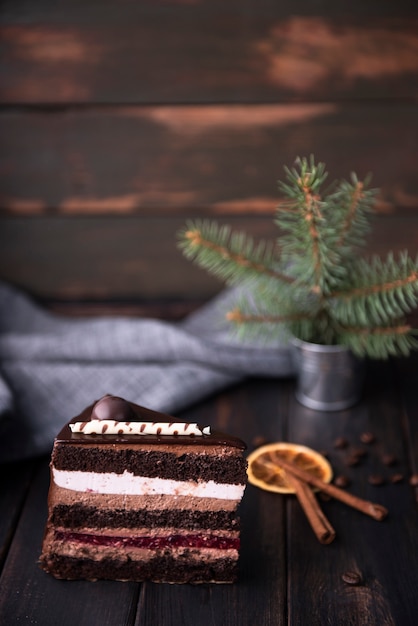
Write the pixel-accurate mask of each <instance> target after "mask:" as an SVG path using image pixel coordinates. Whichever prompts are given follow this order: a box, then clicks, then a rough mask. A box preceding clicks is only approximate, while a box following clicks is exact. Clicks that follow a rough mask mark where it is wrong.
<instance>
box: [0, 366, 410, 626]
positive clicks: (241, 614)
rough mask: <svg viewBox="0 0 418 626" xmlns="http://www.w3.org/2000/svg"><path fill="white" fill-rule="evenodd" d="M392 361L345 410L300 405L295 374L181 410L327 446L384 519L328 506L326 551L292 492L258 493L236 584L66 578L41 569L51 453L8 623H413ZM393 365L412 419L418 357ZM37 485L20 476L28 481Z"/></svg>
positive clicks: (2, 609) (399, 406) (405, 463)
mask: <svg viewBox="0 0 418 626" xmlns="http://www.w3.org/2000/svg"><path fill="white" fill-rule="evenodd" d="M393 365H394V364H393V363H390V362H389V363H370V364H368V372H367V380H366V386H365V392H364V397H363V399H362V400H361V402H360V403H359V404H358V405H356V406H355V407H353V408H351V409H349V410H345V411H340V412H336V413H325V414H323V413H320V412H315V411H312V410H310V409H306V408H305V407H302V406H301V405H299V404H298V403H297V402H296V400H295V398H294V387H295V383H294V381H293V380H275V379H271V380H268V379H249V380H246V381H244V382H242V383H240V384H236V385H234V386H233V387H231V388H229V389H227V390H225V391H224V392H221V393H218V394H216V395H214V396H212V397H210V398H207V399H206V400H204V401H201V402H200V403H198V404H195V405H194V406H191V407H190V408H189V409H187V410H184V411H183V412H182V413H181V414H180V415H179V416H181V417H182V418H184V419H186V420H189V421H196V420H197V421H198V422H200V423H208V424H211V425H212V426H214V427H216V428H220V429H225V430H228V431H229V432H231V434H235V435H237V436H239V437H243V438H244V439H245V440H246V441H247V444H248V450H249V451H250V450H252V449H253V447H254V445H256V443H257V444H258V443H260V442H261V441H268V442H271V441H275V440H291V441H295V442H297V443H304V444H307V445H310V446H313V447H315V448H317V449H318V450H327V451H328V453H329V459H330V462H331V463H332V466H333V469H334V472H335V474H339V473H341V472H343V471H344V472H345V473H347V474H348V476H349V478H350V479H351V485H350V486H349V487H347V489H349V490H350V491H352V492H353V493H356V494H358V495H360V496H361V497H367V498H368V499H372V500H374V501H377V502H381V503H382V504H384V505H385V506H387V508H388V509H389V516H388V518H387V519H386V520H385V521H384V522H376V521H375V520H372V519H370V518H369V517H367V516H364V515H362V514H361V513H359V512H358V511H355V510H353V509H350V508H349V507H346V506H345V505H344V504H342V503H341V502H337V501H329V502H322V501H321V506H322V508H323V510H324V512H325V513H326V515H327V517H328V518H329V519H330V521H331V522H332V523H333V525H334V527H335V529H336V531H337V539H336V540H335V541H334V543H332V544H331V545H329V546H323V545H321V544H320V543H319V542H318V541H317V539H316V538H315V536H314V535H313V533H312V530H311V528H310V527H309V525H308V523H307V521H306V519H305V517H304V515H303V513H302V511H301V509H300V507H299V505H298V503H297V501H296V499H295V498H294V497H293V496H281V495H276V494H272V493H267V492H264V491H261V490H259V489H257V488H256V487H253V486H252V485H248V487H247V490H246V493H245V497H244V500H243V503H242V505H241V509H240V514H241V523H242V551H241V569H240V577H239V581H238V582H237V583H236V584H235V585H232V586H229V585H227V586H223V585H220V586H217V585H215V586H206V585H205V586H202V587H197V588H194V587H189V586H188V585H185V586H181V585H155V584H143V585H136V584H129V583H128V584H124V583H112V582H100V583H88V582H83V581H78V582H65V581H56V580H55V579H53V578H52V577H50V576H48V575H47V574H45V573H44V572H42V571H41V570H40V569H39V567H38V565H37V559H38V555H39V550H40V543H41V538H42V532H43V526H44V523H45V519H46V495H47V489H48V481H49V475H48V459H43V460H41V463H40V466H39V471H37V472H34V473H33V476H32V481H31V484H30V489H29V491H28V495H27V498H26V499H25V502H24V506H23V508H22V513H21V515H20V519H19V522H18V523H17V526H16V531H15V533H14V536H13V541H12V544H11V546H10V549H8V556H7V560H6V563H5V566H4V568H3V572H2V576H1V579H0V616H1V618H0V623H2V624H3V623H4V624H5V625H6V624H7V626H10V625H11V624H14V623H20V622H22V621H23V620H25V619H30V620H31V621H32V622H34V623H41V624H43V625H45V626H55V624H57V623H59V624H62V626H70V625H72V624H74V623H77V624H79V626H87V625H89V626H90V625H91V624H92V623H100V624H102V625H103V626H113V625H114V624H122V623H123V624H126V625H134V624H135V626H153V625H155V624H160V623H161V624H164V625H165V626H178V625H179V624H182V625H183V624H184V625H185V626H189V625H190V626H191V625H192V624H196V623H201V624H205V625H206V624H208V625H211V626H217V625H218V624H225V625H227V626H238V624H239V625H240V626H252V625H253V624H255V623H256V624H260V625H262V626H270V625H271V624H275V625H276V624H277V625H279V626H280V625H283V626H284V625H285V624H317V623H318V624H325V623H329V624H341V625H342V626H345V625H347V626H348V625H352V624H360V623H366V620H367V623H369V624H373V625H376V626H377V625H379V626H382V625H385V626H386V625H394V624H402V626H412V625H413V624H414V619H415V617H416V612H417V610H418V599H417V596H416V593H415V591H416V587H417V583H418V575H417V572H418V567H417V561H416V559H417V554H418V538H417V533H416V502H415V500H414V490H413V488H412V487H411V486H410V485H409V484H408V480H407V479H406V478H407V474H408V472H410V471H411V458H410V456H411V455H412V457H413V459H414V462H416V457H417V454H418V450H417V447H416V441H415V440H414V439H413V438H412V439H411V438H410V437H409V434H408V432H409V431H404V423H403V421H404V420H403V417H402V413H403V411H404V408H403V407H404V405H403V401H402V397H401V394H400V386H399V382H398V377H397V376H395V375H394V373H395V367H394V366H393ZM395 365H396V368H398V366H399V365H401V366H402V368H403V371H404V376H403V379H402V384H401V387H402V388H403V390H404V397H407V398H408V404H407V406H408V411H409V415H410V417H411V419H412V417H413V416H414V415H416V394H414V389H415V386H416V376H417V373H418V372H417V365H418V361H417V360H416V359H415V358H412V359H407V360H405V361H402V362H401V363H396V364H395ZM366 430H367V431H372V432H373V433H374V434H375V437H376V439H375V442H374V443H372V444H369V445H366V444H363V443H361V441H360V436H361V434H362V433H363V432H365V431H366ZM337 437H345V438H346V439H347V441H348V443H349V447H348V448H345V449H339V448H338V449H337V448H336V447H335V445H334V444H335V440H336V438H337ZM359 445H362V446H366V448H367V455H366V456H365V457H363V459H362V461H361V463H360V465H358V466H350V467H347V465H346V459H347V457H348V456H349V454H350V451H351V450H352V448H354V447H356V448H357V447H358V446H359ZM388 452H391V453H393V454H394V455H395V456H396V457H397V464H396V466H394V467H388V466H386V465H384V464H382V455H383V454H384V453H388ZM2 470H3V471H4V467H3V468H2ZM377 471H379V472H381V473H383V475H384V476H385V478H386V479H388V482H387V483H386V484H385V485H383V486H381V487H375V486H372V485H370V484H369V483H368V480H367V477H368V476H369V474H370V473H371V472H374V473H375V472H377ZM393 471H402V472H405V477H406V478H405V480H404V481H403V482H402V483H399V484H390V482H389V478H390V475H391V473H392V472H393ZM16 476H18V475H17V474H16ZM26 480H27V479H26V477H24V476H23V475H22V484H23V485H25V484H26ZM16 482H17V483H18V482H19V478H18V477H17V478H16ZM8 507H9V505H8ZM11 509H13V505H11ZM16 522H17V520H16ZM6 551H7V550H6ZM352 572H354V573H357V574H359V576H360V581H359V584H357V585H350V584H349V582H347V581H349V576H347V575H348V574H350V573H352ZM1 620H3V621H1Z"/></svg>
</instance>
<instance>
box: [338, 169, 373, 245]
mask: <svg viewBox="0 0 418 626" xmlns="http://www.w3.org/2000/svg"><path fill="white" fill-rule="evenodd" d="M369 182H370V176H369V177H366V178H365V180H364V181H359V180H358V178H357V176H356V174H354V173H352V174H351V183H349V182H347V181H342V182H341V183H340V184H339V186H338V189H337V190H336V192H334V193H333V194H332V195H331V196H330V198H329V199H330V201H332V203H333V204H334V205H335V207H336V208H337V209H338V210H339V211H341V213H342V215H341V219H340V220H339V221H340V222H341V224H338V223H337V224H336V228H337V230H339V239H338V240H337V242H336V245H337V246H338V247H339V248H342V247H344V248H346V249H347V254H348V255H350V256H351V255H352V252H353V247H354V246H356V247H358V246H362V245H363V244H364V236H365V234H366V233H367V232H368V231H369V229H370V216H371V214H372V211H373V202H374V199H375V195H376V190H374V189H367V188H366V187H367V186H368V184H369ZM336 217H337V215H336Z"/></svg>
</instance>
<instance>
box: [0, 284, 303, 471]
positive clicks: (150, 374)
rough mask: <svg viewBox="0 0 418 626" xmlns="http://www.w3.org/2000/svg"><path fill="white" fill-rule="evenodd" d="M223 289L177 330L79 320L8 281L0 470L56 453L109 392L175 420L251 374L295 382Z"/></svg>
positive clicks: (2, 317) (2, 311)
mask: <svg viewBox="0 0 418 626" xmlns="http://www.w3.org/2000/svg"><path fill="white" fill-rule="evenodd" d="M236 297H237V293H236V290H225V291H224V292H222V293H221V294H220V295H219V296H217V297H216V298H214V300H212V301H211V302H210V303H209V304H207V305H206V306H204V307H203V308H202V309H200V310H198V311H197V312H195V313H193V314H191V315H190V316H189V317H187V318H186V319H185V320H183V321H181V322H179V323H169V322H164V321H160V320H155V319H148V318H130V317H116V318H115V317H97V318H93V319H91V318H84V319H73V318H68V317H63V316H59V315H56V314H53V313H51V312H48V311H46V310H44V309H42V308H41V307H39V306H38V305H37V304H36V303H35V302H33V301H32V300H31V299H30V298H29V297H28V296H27V295H26V294H24V293H22V292H21V291H19V290H18V289H15V288H14V287H12V286H10V285H8V284H4V283H0V462H2V461H12V460H17V459H23V458H27V457H31V456H36V455H40V454H44V453H48V452H50V450H51V447H52V443H53V440H54V437H55V436H56V434H57V433H58V431H59V430H60V429H61V427H62V426H63V425H64V424H65V423H66V422H67V421H68V420H69V419H70V418H71V417H73V416H74V415H77V414H78V413H80V412H81V411H82V409H84V408H85V407H86V406H88V405H89V404H91V403H92V402H94V401H95V400H97V399H98V398H100V397H101V396H103V395H105V394H106V393H110V394H113V395H116V396H121V397H123V398H126V399H127V400H130V401H132V402H136V403H137V404H140V405H143V406H146V407H148V408H150V409H154V410H159V411H163V412H167V413H170V414H173V415H175V414H176V411H180V410H181V409H183V408H185V407H187V406H189V405H191V404H193V403H194V402H196V401H198V400H200V399H202V398H204V397H205V396H208V395H209V394H211V393H213V392H215V391H217V390H220V389H222V388H225V387H227V386H228V385H231V384H233V383H235V382H238V381H239V380H242V379H243V378H245V377H248V376H290V375H292V374H293V373H294V369H293V364H292V359H291V354H290V350H289V348H287V347H286V346H285V345H283V343H282V342H280V341H275V342H270V343H268V344H267V345H266V344H265V343H263V344H262V343H256V342H250V343H242V342H240V341H238V340H237V339H236V338H234V337H233V335H232V333H231V330H230V326H229V325H228V324H227V323H226V322H225V321H224V319H225V311H226V310H228V309H229V308H231V306H232V303H233V301H234V300H235V299H236Z"/></svg>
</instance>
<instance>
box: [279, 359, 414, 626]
mask: <svg viewBox="0 0 418 626" xmlns="http://www.w3.org/2000/svg"><path fill="white" fill-rule="evenodd" d="M366 398H367V400H366V399H364V400H363V401H362V402H360V403H359V404H358V405H357V406H356V407H354V408H353V409H351V410H349V411H342V412H336V413H329V414H327V413H323V414H321V413H318V412H315V411H312V410H310V409H306V408H304V407H301V406H300V405H298V404H297V403H296V402H295V403H294V406H293V407H292V408H291V410H290V413H289V419H290V429H291V430H290V436H291V439H292V440H297V441H298V442H300V443H304V444H307V445H310V446H311V447H313V448H315V449H321V447H322V449H325V450H327V451H328V452H329V459H330V462H331V464H332V466H333V469H334V472H335V473H336V475H342V474H343V475H345V476H347V477H348V478H349V479H350V485H349V487H347V489H349V490H350V491H351V492H353V493H355V494H356V495H359V496H360V497H362V498H365V499H367V500H371V501H373V502H377V503H380V504H382V505H384V506H386V507H387V508H388V509H389V515H388V518H387V519H386V520H385V521H384V522H376V521H374V520H371V519H370V518H368V517H366V516H364V515H362V514H361V513H359V512H357V511H354V510H352V509H350V508H347V507H345V506H344V505H343V504H341V503H339V502H337V501H331V502H325V503H324V504H323V508H324V511H325V512H326V514H327V516H328V518H329V519H330V521H331V523H332V524H333V526H334V527H335V529H336V531H337V539H336V541H335V542H334V543H333V544H331V545H330V546H329V547H327V548H326V549H325V550H324V549H323V548H321V547H320V546H316V545H312V546H310V549H309V552H307V550H306V545H305V544H303V543H301V542H300V539H299V538H300V536H301V535H304V534H307V533H308V527H307V523H306V520H304V519H303V518H302V516H301V514H300V511H299V510H298V507H297V506H296V503H294V505H293V506H290V510H289V523H290V524H291V527H292V528H293V530H294V532H293V533H291V534H290V535H289V564H290V571H289V577H290V580H291V584H292V588H293V593H292V595H291V599H290V601H291V605H290V609H289V611H290V613H289V616H290V619H291V623H294V624H304V623H331V624H334V623H338V624H341V625H342V626H345V625H347V626H348V625H349V624H355V623H371V624H412V623H413V620H414V611H416V608H417V605H416V604H415V601H412V603H409V602H408V601H406V598H409V597H412V596H413V595H414V592H413V588H414V586H415V585H416V583H417V582H418V577H417V570H416V569H415V570H414V568H415V565H414V564H413V559H412V560H411V553H412V552H414V551H416V547H414V546H415V544H416V541H417V534H416V512H415V510H414V503H413V500H414V499H413V490H412V489H411V487H410V486H409V485H408V481H407V477H408V472H409V463H408V459H407V450H406V449H405V444H404V439H403V433H402V426H401V421H402V420H401V408H400V406H399V403H398V402H397V400H398V398H397V391H396V389H395V385H394V372H393V369H392V368H391V367H389V366H388V365H382V364H376V363H369V365H368V379H367V387H366ZM366 431H367V432H372V433H373V434H374V436H375V438H376V440H375V442H374V443H373V444H370V445H365V444H362V443H361V434H362V433H363V432H366ZM341 437H342V438H344V439H345V440H346V441H347V442H348V444H349V445H348V447H347V448H345V449H342V450H338V449H336V448H335V445H334V444H335V441H336V440H337V439H338V438H341ZM359 446H360V447H362V448H363V449H364V450H365V451H366V455H365V456H364V457H363V458H362V460H361V461H360V463H359V464H358V465H356V466H349V465H348V461H349V459H350V455H351V453H352V450H354V449H356V448H358V447H359ZM386 453H391V454H394V456H395V457H396V459H397V463H396V467H387V466H386V465H385V464H384V463H383V461H382V459H383V455H384V454H386ZM415 454H416V449H415ZM395 471H396V472H402V473H403V474H404V475H405V480H404V481H403V482H402V483H399V484H391V482H390V478H391V476H392V475H393V474H394V473H395ZM376 474H379V475H381V476H382V478H383V479H384V484H383V485H382V486H378V487H377V486H372V485H371V484H369V482H368V478H369V477H370V476H371V475H376ZM414 529H415V530H414ZM400 536H402V537H403V541H402V545H399V540H398V539H397V538H398V537H400ZM365 555H367V558H365ZM351 572H354V573H356V574H358V575H359V577H360V584H358V585H350V584H348V583H347V582H345V579H346V577H347V574H348V573H351ZM306 579H309V580H312V581H314V582H313V584H311V585H309V587H308V588H307V587H306V585H305V580H306ZM411 594H412V595H411ZM302 596H304V601H302V602H301V601H300V598H301V597H302ZM399 598H405V601H404V602H398V599H399Z"/></svg>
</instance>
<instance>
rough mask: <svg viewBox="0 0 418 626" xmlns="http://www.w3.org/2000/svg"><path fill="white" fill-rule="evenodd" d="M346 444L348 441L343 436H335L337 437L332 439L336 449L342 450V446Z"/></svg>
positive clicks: (344, 446)
mask: <svg viewBox="0 0 418 626" xmlns="http://www.w3.org/2000/svg"><path fill="white" fill-rule="evenodd" d="M347 446H348V441H347V439H346V438H345V437H337V439H336V440H335V441H334V448H337V449H338V450H344V448H346V447H347Z"/></svg>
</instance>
